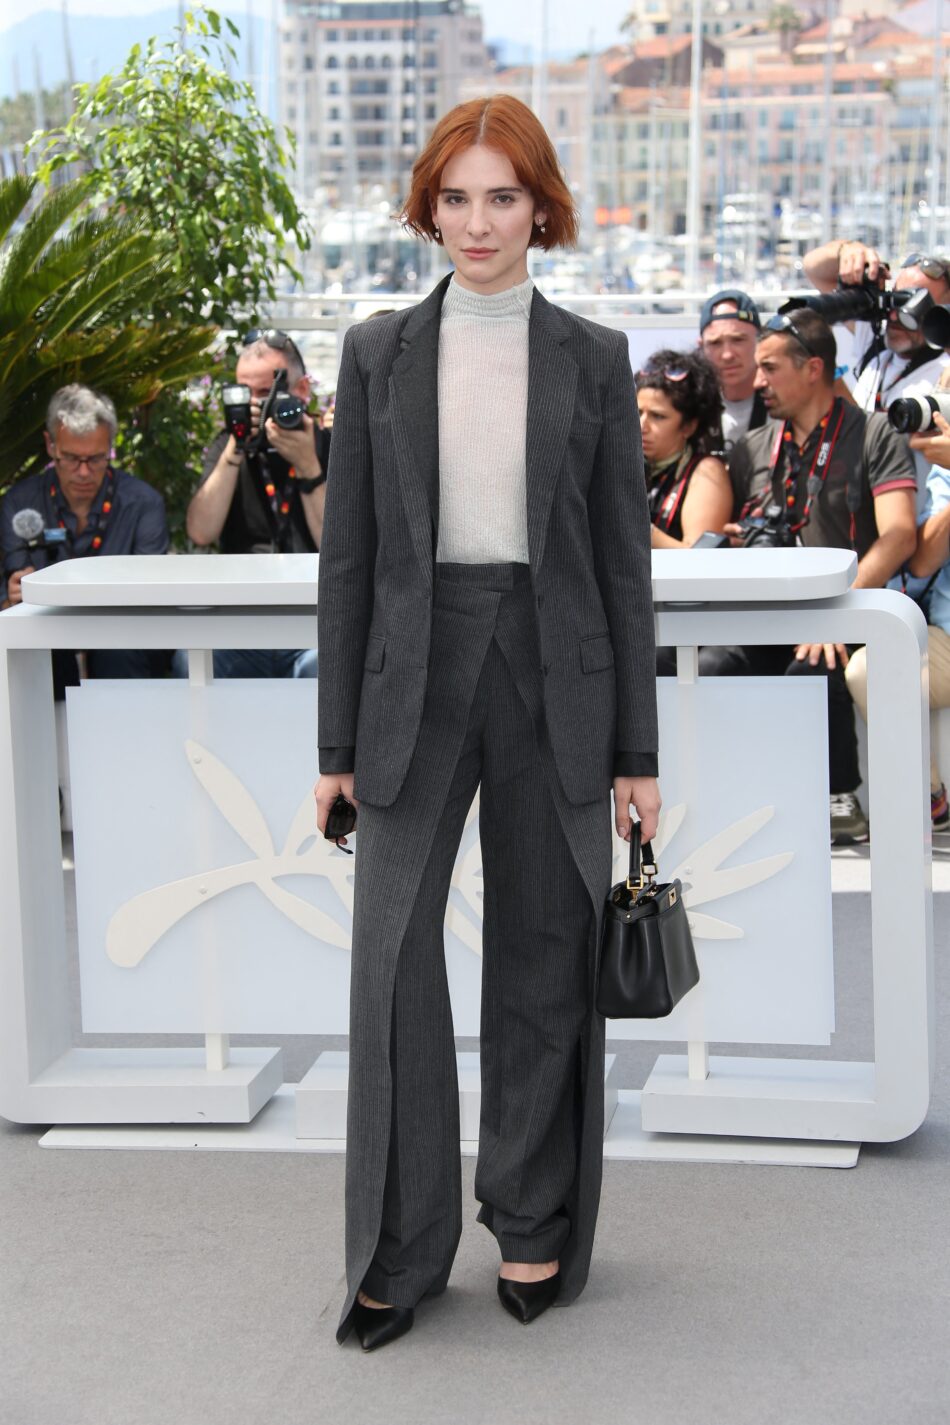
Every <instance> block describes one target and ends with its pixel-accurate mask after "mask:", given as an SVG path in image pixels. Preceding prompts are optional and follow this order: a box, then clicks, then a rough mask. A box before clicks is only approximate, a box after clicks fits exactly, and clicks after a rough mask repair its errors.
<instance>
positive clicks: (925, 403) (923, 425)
mask: <svg viewBox="0 0 950 1425" xmlns="http://www.w3.org/2000/svg"><path fill="white" fill-rule="evenodd" d="M936 409H937V405H936V402H935V401H934V400H933V399H932V398H931V397H930V396H903V397H902V398H901V399H900V400H899V401H892V402H891V404H890V405H889V406H888V408H887V419H888V420H889V421H890V423H891V425H892V426H893V427H894V429H895V430H897V431H900V433H901V435H913V434H914V432H915V431H919V430H927V429H928V428H929V427H930V426H932V425H933V413H934V411H935V410H936Z"/></svg>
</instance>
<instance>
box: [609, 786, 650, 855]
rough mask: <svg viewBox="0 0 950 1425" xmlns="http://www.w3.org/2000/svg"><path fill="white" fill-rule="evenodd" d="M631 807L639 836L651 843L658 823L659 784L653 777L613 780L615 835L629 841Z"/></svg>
mask: <svg viewBox="0 0 950 1425" xmlns="http://www.w3.org/2000/svg"><path fill="white" fill-rule="evenodd" d="M631 806H632V807H633V810H634V811H635V812H636V815H637V819H638V821H639V822H640V835H641V836H642V837H643V840H644V841H652V840H653V838H654V836H655V835H656V829H657V826H658V825H659V821H660V806H661V801H660V784H659V782H658V781H657V779H656V778H655V777H615V778H614V821H615V823H616V827H617V835H618V836H620V837H622V838H623V840H624V841H629V840H630V832H631V830H632V823H631V819H630V809H631Z"/></svg>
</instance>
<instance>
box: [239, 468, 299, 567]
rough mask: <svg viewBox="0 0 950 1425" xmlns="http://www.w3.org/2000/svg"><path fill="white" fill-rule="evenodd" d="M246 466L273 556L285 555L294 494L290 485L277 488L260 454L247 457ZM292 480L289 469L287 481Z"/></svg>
mask: <svg viewBox="0 0 950 1425" xmlns="http://www.w3.org/2000/svg"><path fill="white" fill-rule="evenodd" d="M247 462H248V466H249V467H250V470H251V474H252V476H253V479H254V487H255V489H256V490H257V493H258V495H259V496H260V499H261V504H262V506H263V508H264V514H265V515H266V517H267V524H268V527H269V528H270V536H271V544H272V545H273V547H274V553H275V554H281V553H286V550H285V548H284V545H285V537H286V535H287V532H288V530H289V528H290V523H291V501H292V498H293V494H294V489H293V485H292V484H289V483H287V484H284V485H281V486H278V484H277V480H276V479H275V477H274V476H273V475H272V474H271V471H270V469H269V468H268V466H267V462H266V460H265V459H264V457H263V456H262V455H260V454H256V455H249V456H248V457H247ZM292 479H293V469H292V468H291V470H290V472H289V475H288V481H290V480H292Z"/></svg>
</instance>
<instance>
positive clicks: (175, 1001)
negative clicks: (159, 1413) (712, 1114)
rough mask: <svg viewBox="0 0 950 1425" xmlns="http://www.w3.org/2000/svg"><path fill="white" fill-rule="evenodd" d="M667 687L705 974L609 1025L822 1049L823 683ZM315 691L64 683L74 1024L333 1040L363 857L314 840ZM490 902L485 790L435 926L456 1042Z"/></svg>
mask: <svg viewBox="0 0 950 1425" xmlns="http://www.w3.org/2000/svg"><path fill="white" fill-rule="evenodd" d="M659 693H660V710H661V729H662V731H661V763H660V765H661V769H662V774H663V775H662V778H661V786H662V790H663V795H664V805H665V810H664V817H663V821H662V823H661V828H660V834H659V836H658V837H657V841H656V850H657V853H658V855H659V856H660V858H661V879H671V878H673V877H679V878H680V879H681V880H682V881H683V888H684V899H685V901H686V904H687V907H688V909H689V912H690V918H691V922H692V924H693V932H694V936H695V937H696V940H697V946H698V950H699V955H700V963H701V969H702V974H703V981H702V984H701V985H700V986H699V987H698V988H697V989H696V990H695V991H693V992H692V994H691V995H689V996H688V997H687V999H686V1000H685V1001H684V1003H683V1004H682V1005H681V1006H680V1007H679V1008H678V1009H677V1011H676V1012H675V1013H674V1015H672V1016H671V1017H670V1018H669V1019H668V1020H665V1021H649V1022H647V1021H644V1022H640V1023H637V1022H633V1021H627V1022H622V1023H621V1022H613V1023H612V1024H611V1025H610V1027H609V1030H610V1033H611V1035H614V1036H619V1037H636V1038H648V1039H659V1038H662V1039H683V1038H686V1037H690V1038H696V1037H702V1038H707V1039H711V1040H717V1041H720V1042H722V1041H733V1042H741V1041H745V1042H763V1041H767V1042H775V1043H783V1042H789V1043H794V1042H798V1043H827V1042H828V1037H829V1034H830V1031H831V1029H832V1027H833V986H832V975H831V925H830V870H829V859H828V797H827V770H826V767H827V753H826V751H825V733H824V728H825V702H824V698H825V694H824V683H823V681H822V680H818V679H815V680H811V679H796V680H785V681H784V682H782V681H776V682H773V681H772V680H764V679H721V680H700V681H699V683H697V684H694V685H689V686H682V685H679V686H678V685H676V684H675V683H674V682H673V681H672V680H669V679H663V680H661V682H660V685H659ZM315 701H316V689H315V685H314V684H313V683H312V682H309V681H306V680H301V681H299V682H297V681H294V680H286V681H285V680H280V681H274V682H266V681H261V682H237V681H228V682H222V683H219V684H215V685H213V686H212V687H210V688H192V687H189V686H188V685H187V684H184V683H178V682H172V681H169V682H166V683H142V684H136V683H133V682H128V683H126V682H123V683H86V684H84V685H83V686H82V688H81V689H71V690H70V691H69V729H70V761H71V765H72V769H73V807H74V822H75V828H76V864H77V888H78V897H79V943H80V959H81V969H82V993H83V1026H84V1028H85V1029H86V1030H88V1031H98V1032H118V1031H125V1032H129V1031H132V1032H167V1033H172V1032H178V1033H202V1032H205V1031H222V1032H225V1031H226V1032H231V1033H286V1034H291V1033H321V1034H338V1033H346V1030H347V1017H348V1012H347V998H348V981H349V938H350V926H351V918H352V904H353V859H352V858H351V857H348V856H346V855H344V854H343V853H342V852H340V851H338V850H337V849H336V848H335V847H333V846H331V845H330V844H329V843H327V842H325V841H324V840H323V839H322V838H320V837H318V836H316V835H315V831H314V824H315V823H314V807H313V799H312V794H311V785H312V782H313V780H314V777H315V764H316V753H315V748H316V716H315ZM104 729H108V733H107V735H104V731H103V730H104ZM791 749H794V765H789V758H788V757H786V756H783V755H782V754H783V752H784V751H790V750H791ZM129 769H133V770H132V771H131V772H130V770H129ZM355 845H356V847H357V854H358V847H359V837H358V834H357V836H356V838H355ZM615 851H616V855H615V864H614V878H615V879H619V878H620V876H622V875H623V874H624V871H625V854H626V848H624V847H622V846H621V844H620V843H619V842H618V843H617V846H616V848H615ZM481 913H482V876H481V857H480V853H479V845H478V833H477V802H476V806H475V807H473V809H472V812H471V814H470V816H469V818H468V822H467V825H466V828H465V832H464V834H463V838H462V844H461V847H460V851H459V858H458V862H457V865H456V870H455V877H454V882H453V888H452V891H451V893H450V897H449V912H448V917H447V924H446V955H447V962H448V972H449V984H450V989H451V993H452V1003H453V1013H454V1016H455V1025H456V1032H457V1033H459V1034H465V1035H474V1034H477V1033H478V999H479V978H480V953H481V937H480V926H481Z"/></svg>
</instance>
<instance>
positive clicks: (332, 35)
mask: <svg viewBox="0 0 950 1425" xmlns="http://www.w3.org/2000/svg"><path fill="white" fill-rule="evenodd" d="M323 38H324V39H325V40H326V42H327V44H328V45H335V44H336V42H337V40H338V39H339V31H338V30H324V32H323Z"/></svg>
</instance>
